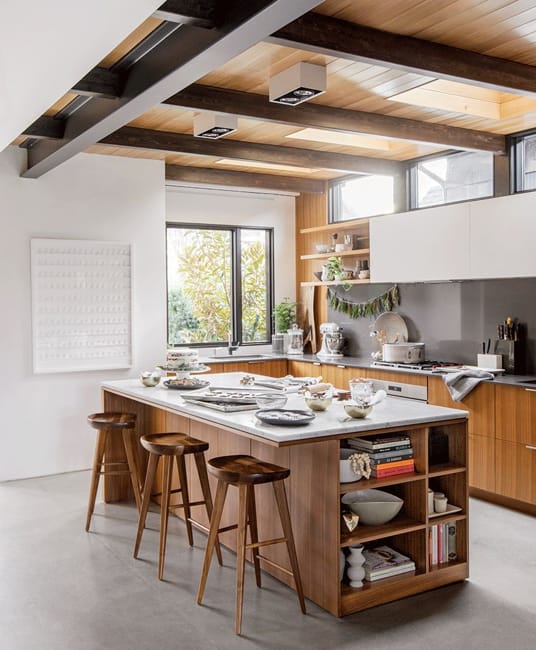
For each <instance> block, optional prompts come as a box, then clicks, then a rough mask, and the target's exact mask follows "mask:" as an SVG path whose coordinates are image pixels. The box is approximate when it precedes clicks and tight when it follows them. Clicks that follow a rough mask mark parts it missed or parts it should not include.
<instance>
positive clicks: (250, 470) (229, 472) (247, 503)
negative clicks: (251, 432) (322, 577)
mask: <svg viewBox="0 0 536 650" xmlns="http://www.w3.org/2000/svg"><path fill="white" fill-rule="evenodd" d="M208 471H209V473H210V474H212V475H213V476H214V477H215V478H217V479H218V485H217V487H216V497H215V499H214V512H213V513H212V517H211V519H210V529H209V533H208V541H207V548H206V551H205V559H204V561H203V569H202V572H201V580H200V582H199V589H198V592H197V603H198V604H199V605H200V604H201V602H202V600H203V595H204V592H205V586H206V583H207V577H208V572H209V569H210V563H211V561H212V555H213V552H214V548H216V549H217V548H218V547H217V544H218V538H219V534H220V533H223V532H225V531H228V530H236V531H237V535H236V612H235V632H236V633H237V634H240V632H241V628H242V605H243V601H244V567H245V560H246V551H248V550H250V551H251V555H252V559H253V565H254V568H255V580H256V582H257V586H258V587H260V586H261V567H260V560H265V561H267V562H269V563H271V564H273V562H272V560H270V559H268V558H267V557H264V556H262V555H261V554H260V553H259V549H260V548H262V547H264V546H269V545H271V544H282V543H284V544H286V546H287V551H288V555H289V560H290V566H291V569H292V570H291V571H288V570H287V569H286V568H284V567H282V566H280V565H277V566H278V567H279V569H280V570H281V571H282V572H283V573H286V574H288V575H289V577H292V578H293V579H294V585H295V587H296V592H297V595H298V601H299V603H300V609H301V611H302V613H304V614H305V601H304V594H303V587H302V583H301V578H300V571H299V567H298V557H297V555H296V547H295V544H294V535H293V533H292V523H291V519H290V513H289V509H288V502H287V496H286V492H285V484H284V482H283V481H284V479H286V478H287V477H288V476H289V475H290V470H289V469H287V468H286V467H280V466H279V465H274V464H272V463H267V462H265V461H263V460H259V459H258V458H255V457H254V456H247V455H243V454H238V455H234V456H219V457H217V458H211V459H210V460H209V461H208ZM263 483H271V484H272V488H273V492H274V497H275V502H276V504H277V509H278V511H279V519H280V521H281V528H282V529H283V537H278V538H274V539H266V540H262V541H259V534H258V530H257V507H256V504H255V485H260V484H263ZM229 485H233V486H234V487H235V488H237V489H238V522H237V523H236V524H233V525H230V526H225V527H223V528H220V523H221V519H222V514H223V509H224V506H225V498H226V496H227V491H228V488H229ZM248 528H249V536H250V540H251V541H250V543H249V544H248V543H247V530H248Z"/></svg>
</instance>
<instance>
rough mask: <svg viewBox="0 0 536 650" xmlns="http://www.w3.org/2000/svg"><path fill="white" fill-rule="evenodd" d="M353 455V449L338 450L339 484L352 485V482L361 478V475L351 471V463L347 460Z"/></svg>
mask: <svg viewBox="0 0 536 650" xmlns="http://www.w3.org/2000/svg"><path fill="white" fill-rule="evenodd" d="M355 453H356V451H355V449H341V450H340V460H339V466H340V469H339V481H340V482H341V483H353V482H354V481H359V480H360V479H361V478H363V477H362V476H361V475H358V474H355V473H354V470H353V469H352V463H351V462H350V461H349V460H348V458H349V457H350V456H351V455H352V454H355Z"/></svg>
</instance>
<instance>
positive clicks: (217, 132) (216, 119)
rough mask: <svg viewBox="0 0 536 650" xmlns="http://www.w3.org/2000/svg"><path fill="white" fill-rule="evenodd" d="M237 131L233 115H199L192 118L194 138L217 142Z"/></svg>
mask: <svg viewBox="0 0 536 650" xmlns="http://www.w3.org/2000/svg"><path fill="white" fill-rule="evenodd" d="M236 129H237V119H236V117H235V116H234V115H223V114H221V113H199V114H198V115H196V116H195V117H194V136H195V137H196V138H208V139H210V140H217V139H218V138H223V136H224V135H228V134H229V133H233V132H234V131H236Z"/></svg>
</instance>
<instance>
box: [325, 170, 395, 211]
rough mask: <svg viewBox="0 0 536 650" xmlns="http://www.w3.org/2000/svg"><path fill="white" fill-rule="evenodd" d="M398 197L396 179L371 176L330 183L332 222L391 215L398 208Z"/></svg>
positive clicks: (353, 177) (329, 206) (329, 196)
mask: <svg viewBox="0 0 536 650" xmlns="http://www.w3.org/2000/svg"><path fill="white" fill-rule="evenodd" d="M394 195H395V179H394V177H393V176H388V175H385V176H384V175H381V176H380V175H379V174H370V175H361V176H355V175H354V176H347V177H345V178H342V179H337V180H335V181H332V182H330V184H329V189H328V213H329V221H330V223H336V222H338V221H350V220H352V219H361V218H364V217H372V216H376V215H380V214H391V213H392V212H393V211H394V208H395V199H394Z"/></svg>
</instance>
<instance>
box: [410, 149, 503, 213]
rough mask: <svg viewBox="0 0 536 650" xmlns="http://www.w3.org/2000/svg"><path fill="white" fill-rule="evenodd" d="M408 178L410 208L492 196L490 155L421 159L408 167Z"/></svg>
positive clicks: (468, 153)
mask: <svg viewBox="0 0 536 650" xmlns="http://www.w3.org/2000/svg"><path fill="white" fill-rule="evenodd" d="M409 174H410V182H409V192H410V206H411V208H426V207H431V206H434V205H445V204H447V203H457V202H459V201H470V200H472V199H481V198H486V197H491V196H493V187H494V169H493V154H491V153H487V152H484V151H460V152H456V153H450V154H447V155H438V156H430V157H428V158H422V159H420V160H418V161H416V162H415V163H414V164H412V165H411V166H410V168H409Z"/></svg>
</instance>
